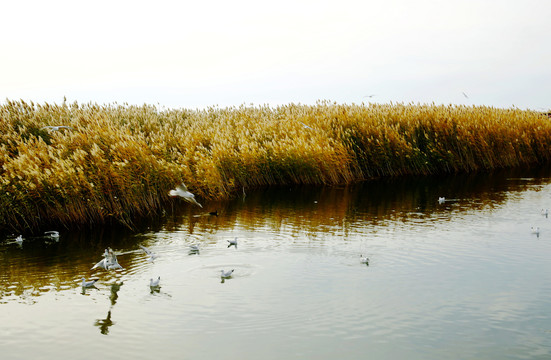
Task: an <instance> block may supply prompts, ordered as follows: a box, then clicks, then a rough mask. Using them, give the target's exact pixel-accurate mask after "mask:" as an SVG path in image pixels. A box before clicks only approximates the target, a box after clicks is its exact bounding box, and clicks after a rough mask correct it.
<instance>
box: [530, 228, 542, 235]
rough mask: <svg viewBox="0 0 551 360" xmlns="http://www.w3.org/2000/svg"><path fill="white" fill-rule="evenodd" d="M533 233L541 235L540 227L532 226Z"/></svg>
mask: <svg viewBox="0 0 551 360" xmlns="http://www.w3.org/2000/svg"><path fill="white" fill-rule="evenodd" d="M530 229H531V231H532V234H536V235H539V234H540V228H539V227H537V226H532V227H531V228H530Z"/></svg>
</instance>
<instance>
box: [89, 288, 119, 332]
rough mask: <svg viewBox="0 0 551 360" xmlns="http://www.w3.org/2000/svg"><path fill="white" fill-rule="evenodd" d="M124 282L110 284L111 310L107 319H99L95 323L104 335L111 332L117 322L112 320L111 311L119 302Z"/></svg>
mask: <svg viewBox="0 0 551 360" xmlns="http://www.w3.org/2000/svg"><path fill="white" fill-rule="evenodd" d="M123 284H124V283H122V282H121V283H116V282H115V283H113V284H111V286H110V294H109V300H110V301H111V306H110V307H109V310H108V311H107V317H106V318H105V319H97V320H96V321H95V323H94V326H97V327H99V329H100V333H101V334H102V335H108V334H109V328H110V327H111V326H113V325H115V324H116V323H115V322H114V321H113V320H111V312H112V311H113V307H114V306H115V304H116V303H117V299H118V298H119V295H118V293H119V290H120V289H121V286H122V285H123Z"/></svg>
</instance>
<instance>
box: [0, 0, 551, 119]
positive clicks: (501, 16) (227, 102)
mask: <svg viewBox="0 0 551 360" xmlns="http://www.w3.org/2000/svg"><path fill="white" fill-rule="evenodd" d="M1 9H2V15H3V16H2V21H0V31H1V33H2V34H3V35H2V37H1V40H0V41H1V42H0V43H1V44H2V52H1V53H0V101H1V102H2V103H4V102H5V100H6V99H9V100H19V99H22V100H25V101H33V102H37V103H45V102H47V103H62V102H63V99H64V98H66V99H67V101H69V102H73V101H77V102H79V103H89V102H91V103H98V104H111V103H118V104H126V103H127V104H131V105H142V104H149V105H156V106H161V107H166V108H187V109H195V108H205V107H210V106H214V107H233V106H240V105H247V106H248V105H251V104H252V105H254V106H258V105H270V106H277V105H285V104H290V103H295V104H298V103H300V104H315V103H316V102H317V101H320V100H328V101H332V102H337V103H342V104H352V103H354V104H360V103H362V102H363V103H369V102H373V103H406V104H407V103H436V104H465V105H486V106H493V107H499V108H510V107H517V108H521V109H532V110H538V111H540V110H542V111H543V110H549V109H551V21H550V20H549V14H551V1H549V0H525V1H518V0H515V1H509V0H441V1H436V0H384V1H382V0H379V1H371V0H364V1H352V0H339V1H335V0H334V1H324V0H316V1H314V0H280V1H277V2H273V1H270V2H268V1H261V0H254V1H252V0H234V1H229V0H224V1H219V0H202V1H193V2H192V1H182V0H180V1H169V0H156V1H148V2H145V1H139V0H136V1H126V0H122V1H119V0H108V1H104V0H96V1H93V2H89V1H87V2H84V1H74V0H50V1H43V0H37V1H35V0H18V1H10V2H6V3H5V4H2V5H1Z"/></svg>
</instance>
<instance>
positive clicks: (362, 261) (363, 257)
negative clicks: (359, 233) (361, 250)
mask: <svg viewBox="0 0 551 360" xmlns="http://www.w3.org/2000/svg"><path fill="white" fill-rule="evenodd" d="M360 258H361V259H360V261H361V263H362V264H366V265H369V258H368V257H367V256H363V255H360Z"/></svg>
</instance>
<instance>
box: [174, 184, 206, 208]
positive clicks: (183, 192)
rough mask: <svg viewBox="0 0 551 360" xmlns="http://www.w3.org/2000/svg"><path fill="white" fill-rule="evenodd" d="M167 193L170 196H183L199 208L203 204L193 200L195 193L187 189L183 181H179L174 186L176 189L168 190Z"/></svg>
mask: <svg viewBox="0 0 551 360" xmlns="http://www.w3.org/2000/svg"><path fill="white" fill-rule="evenodd" d="M168 195H169V196H172V197H177V196H179V197H181V198H183V199H184V200H185V201H187V202H190V203H193V204H195V205H197V206H199V207H200V208H202V207H203V205H201V204H199V203H198V202H197V200H195V195H194V194H192V193H190V192H189V191H188V189H187V186H186V184H184V183H181V184H180V185H178V186H176V189H173V190H170V191H169V192H168Z"/></svg>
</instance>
